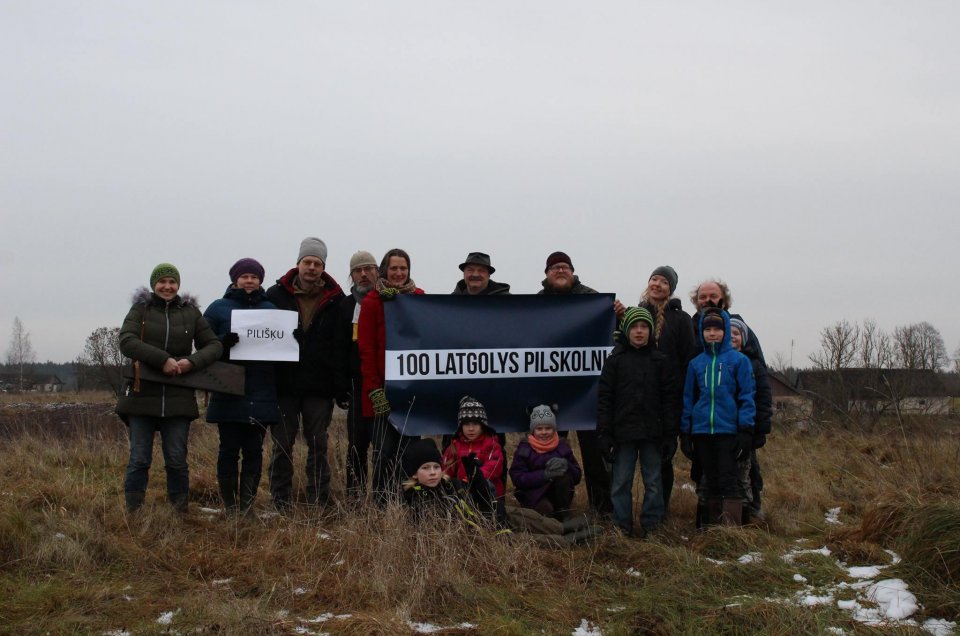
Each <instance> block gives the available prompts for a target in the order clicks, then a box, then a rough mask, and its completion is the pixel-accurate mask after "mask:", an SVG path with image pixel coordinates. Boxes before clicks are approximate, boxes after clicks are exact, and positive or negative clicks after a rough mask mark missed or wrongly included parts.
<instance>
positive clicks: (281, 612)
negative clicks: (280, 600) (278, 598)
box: [277, 609, 290, 620]
mask: <svg viewBox="0 0 960 636" xmlns="http://www.w3.org/2000/svg"><path fill="white" fill-rule="evenodd" d="M288 616H290V610H286V609H281V610H277V618H278V619H280V620H284V619H286V618H287V617H288Z"/></svg>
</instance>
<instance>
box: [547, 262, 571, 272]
mask: <svg viewBox="0 0 960 636" xmlns="http://www.w3.org/2000/svg"><path fill="white" fill-rule="evenodd" d="M547 269H548V270H549V271H551V272H572V271H573V269H572V268H571V267H570V266H569V265H564V264H563V263H558V264H556V265H551V266H550V267H548V268H547Z"/></svg>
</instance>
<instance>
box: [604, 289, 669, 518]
mask: <svg viewBox="0 0 960 636" xmlns="http://www.w3.org/2000/svg"><path fill="white" fill-rule="evenodd" d="M653 328H654V322H653V316H652V315H651V314H650V312H649V311H648V310H646V309H643V308H641V307H628V308H627V310H626V312H624V314H623V320H622V321H621V323H620V330H619V332H618V333H617V343H616V346H615V347H614V349H613V352H612V353H611V354H610V356H609V357H608V358H607V360H606V362H604V365H603V371H602V372H601V374H600V389H599V400H598V404H597V434H598V436H599V438H600V445H601V446H600V447H601V449H602V450H603V452H604V454H605V456H606V459H607V460H608V461H610V462H611V463H612V464H613V471H612V474H611V479H610V498H611V500H612V503H613V522H614V524H615V525H616V526H617V528H619V529H620V530H621V531H622V532H623V533H624V534H626V535H627V536H630V535H631V534H632V532H633V477H634V472H635V471H636V467H637V459H638V458H639V460H640V473H641V475H642V476H643V490H644V493H643V505H642V507H641V510H640V524H641V526H642V528H643V530H642V534H643V535H646V533H647V532H648V531H649V530H651V529H653V528H654V527H656V526H657V525H658V524H659V523H660V522H661V521H662V520H663V515H664V505H663V485H662V478H661V475H660V457H661V454H662V453H661V451H662V447H663V445H664V444H666V443H672V440H674V439H676V435H677V430H678V426H679V413H677V412H676V409H675V408H674V404H675V403H676V401H677V400H676V396H677V392H678V391H679V390H680V385H679V380H678V378H677V377H676V373H675V371H674V370H673V368H672V367H671V366H670V365H669V363H668V362H667V358H666V356H664V355H663V354H662V353H660V352H658V351H656V350H655V349H654V348H653V347H652V346H650V334H651V333H652V332H653Z"/></svg>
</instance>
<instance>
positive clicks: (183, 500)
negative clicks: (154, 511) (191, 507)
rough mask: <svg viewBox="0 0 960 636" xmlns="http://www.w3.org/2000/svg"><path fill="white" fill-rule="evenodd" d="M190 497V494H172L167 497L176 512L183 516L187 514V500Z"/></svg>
mask: <svg viewBox="0 0 960 636" xmlns="http://www.w3.org/2000/svg"><path fill="white" fill-rule="evenodd" d="M189 496H190V493H187V492H171V493H168V494H167V497H168V498H169V499H170V505H171V506H173V509H174V510H175V511H176V512H179V513H180V514H182V515H184V514H187V499H188V498H189Z"/></svg>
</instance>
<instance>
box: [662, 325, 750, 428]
mask: <svg viewBox="0 0 960 636" xmlns="http://www.w3.org/2000/svg"><path fill="white" fill-rule="evenodd" d="M721 315H722V316H723V341H721V342H719V343H710V344H708V343H705V342H704V341H703V317H702V315H701V317H700V323H699V324H698V329H697V337H698V339H699V340H700V344H701V346H703V353H701V354H700V355H698V356H697V357H695V358H694V359H693V360H691V361H690V365H689V366H688V367H687V379H686V382H684V386H683V418H682V420H681V422H680V432H681V433H692V434H693V435H733V434H735V433H737V431H738V430H752V429H753V426H754V417H755V415H756V406H755V404H754V392H755V384H754V380H753V366H752V365H751V363H750V359H749V358H747V356H745V355H743V354H742V353H740V352H739V351H736V350H735V349H734V348H733V346H732V345H731V344H730V315H729V314H728V313H727V312H726V311H721Z"/></svg>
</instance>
